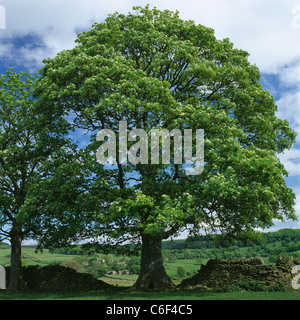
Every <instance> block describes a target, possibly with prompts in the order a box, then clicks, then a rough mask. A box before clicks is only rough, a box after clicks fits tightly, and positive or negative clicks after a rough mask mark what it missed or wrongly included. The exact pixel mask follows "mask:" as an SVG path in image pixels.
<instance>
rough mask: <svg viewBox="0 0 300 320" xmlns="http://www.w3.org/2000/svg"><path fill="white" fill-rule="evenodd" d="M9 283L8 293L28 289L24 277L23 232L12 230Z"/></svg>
mask: <svg viewBox="0 0 300 320" xmlns="http://www.w3.org/2000/svg"><path fill="white" fill-rule="evenodd" d="M10 242H11V258H10V271H9V283H8V286H7V291H23V290H25V289H26V284H25V281H24V280H23V277H22V232H21V231H20V230H12V233H11V241H10Z"/></svg>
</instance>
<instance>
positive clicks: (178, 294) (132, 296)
mask: <svg viewBox="0 0 300 320" xmlns="http://www.w3.org/2000/svg"><path fill="white" fill-rule="evenodd" d="M0 300H128V301H129V300H203V301H205V300H300V291H287V292H246V291H245V292H218V291H213V290H212V291H200V290H169V291H160V292H126V291H123V292H113V293H110V292H101V291H90V292H82V291H81V292H23V293H9V292H0Z"/></svg>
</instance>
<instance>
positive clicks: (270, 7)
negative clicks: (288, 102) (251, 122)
mask: <svg viewBox="0 0 300 320" xmlns="http://www.w3.org/2000/svg"><path fill="white" fill-rule="evenodd" d="M147 3H150V5H151V7H153V6H157V8H159V9H170V10H173V11H175V10H178V11H179V12H180V16H181V17H182V18H183V19H186V20H194V21H195V22H196V23H201V24H203V25H205V26H208V27H212V28H214V29H215V30H216V36H217V37H218V38H224V37H229V38H230V39H231V40H232V41H233V43H234V44H235V46H236V47H238V48H241V49H244V50H246V51H248V52H249V53H250V54H251V58H250V60H251V62H253V63H256V64H257V65H258V66H259V67H260V69H261V70H262V71H263V72H276V71H278V67H279V66H282V65H284V64H287V63H290V62H292V61H294V60H295V59H297V58H298V57H299V56H300V46H299V45H298V44H299V40H300V29H299V30H298V29H295V28H293V25H292V22H293V18H294V17H295V13H294V14H293V12H292V11H293V8H295V7H296V6H297V5H299V4H300V1H299V0H290V1H285V0H265V1H260V0H248V1H240V0H200V1H199V0H185V1H181V0H180V1H179V0H172V1H171V0H140V1H137V0H136V1H130V0H110V1H104V0H63V1H60V0H51V1H50V0H43V1H38V0H22V1H21V0H2V1H1V4H2V5H3V6H4V7H5V8H6V12H7V14H6V15H7V17H6V24H7V29H6V30H2V31H1V33H0V39H1V38H3V37H11V36H13V35H19V36H21V35H25V34H28V33H36V34H37V35H39V36H41V38H42V40H43V41H44V43H45V45H46V47H45V49H44V51H45V55H46V56H47V55H49V54H50V55H53V54H55V53H57V52H59V51H61V50H63V49H66V48H71V47H72V46H73V45H74V40H75V39H76V30H79V29H82V28H90V26H91V25H92V23H93V22H94V21H103V20H104V19H105V17H106V16H107V14H109V13H113V12H115V11H119V12H124V13H127V12H128V11H132V7H133V5H141V6H144V5H146V4H147ZM38 56H40V55H39V52H38ZM37 61H38V60H37Z"/></svg>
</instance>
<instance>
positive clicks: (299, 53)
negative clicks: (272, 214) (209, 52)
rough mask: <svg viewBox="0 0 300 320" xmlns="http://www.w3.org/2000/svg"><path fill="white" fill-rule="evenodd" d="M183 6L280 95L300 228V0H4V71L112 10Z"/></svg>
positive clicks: (0, 69) (69, 42)
mask: <svg viewBox="0 0 300 320" xmlns="http://www.w3.org/2000/svg"><path fill="white" fill-rule="evenodd" d="M146 4H150V6H151V7H154V6H156V7H157V8H158V9H162V10H163V9H169V10H172V11H175V10H178V11H179V13H180V16H181V18H182V19H185V20H194V21H195V22H196V23H199V24H202V25H204V26H207V27H211V28H213V29H214V30H215V34H216V37H217V38H218V39H222V38H230V40H231V41H232V42H233V43H234V45H235V47H237V48H239V49H243V50H246V51H248V52H249V53H250V61H251V63H253V64H256V65H257V66H258V67H259V69H260V70H261V72H262V79H263V84H264V86H265V87H266V89H268V90H269V91H270V92H271V93H272V95H273V96H274V97H275V99H276V101H277V105H278V117H280V118H282V119H288V120H289V122H290V124H291V126H292V128H293V129H294V130H296V131H297V132H298V138H297V143H296V145H295V146H294V147H293V148H292V149H291V150H289V151H286V152H285V153H284V154H282V155H280V156H279V157H280V159H281V160H282V162H283V163H284V165H285V167H286V169H287V170H288V171H289V173H290V174H289V177H288V178H287V184H288V186H290V187H291V188H293V189H294V191H295V192H296V194H297V203H296V212H297V215H298V216H299V222H291V221H288V222H286V223H280V222H275V226H274V228H273V229H274V230H275V229H278V228H286V227H289V228H300V200H299V199H300V183H299V181H300V179H299V178H300V0H185V1H182V0H180V1H179V0H172V1H171V0H157V1H155V0H146V1H143V0H139V1H137V0H136V1H133V0H132V1H129V0H109V1H107V0H105V1H103V0H84V1H83V0H51V1H50V0H0V73H4V72H5V71H6V70H7V69H8V67H14V68H15V69H16V70H18V71H21V70H26V69H28V70H30V71H32V72H36V71H38V70H39V69H40V68H41V67H42V65H43V63H42V60H43V59H45V58H48V57H54V56H55V55H56V54H57V53H58V52H60V51H61V50H64V49H70V48H72V47H74V40H75V39H76V35H77V33H78V32H80V31H82V30H86V29H89V28H90V27H91V25H92V24H93V23H94V22H96V21H97V22H101V21H103V20H104V19H105V18H106V16H107V15H108V14H109V13H114V12H115V11H118V12H120V13H128V12H129V11H132V7H133V6H135V5H140V6H145V5H146Z"/></svg>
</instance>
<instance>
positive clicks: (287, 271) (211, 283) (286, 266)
mask: <svg viewBox="0 0 300 320" xmlns="http://www.w3.org/2000/svg"><path fill="white" fill-rule="evenodd" d="M297 264H299V261H297V260H296V259H293V258H292V257H289V256H280V257H279V258H278V260H277V263H276V265H264V264H263V261H262V260H261V259H256V258H254V259H211V260H209V261H208V262H207V263H206V265H203V264H202V265H201V268H200V270H199V271H198V273H197V274H196V275H194V276H193V277H192V278H189V279H185V280H183V281H182V282H181V284H180V285H179V287H181V288H185V287H203V288H213V289H216V288H224V287H227V286H229V285H231V284H234V283H236V282H240V281H243V282H251V281H259V282H261V283H263V284H265V285H266V286H274V285H276V284H284V285H285V286H286V287H287V288H291V282H292V278H293V275H292V268H293V267H294V266H295V265H297Z"/></svg>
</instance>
